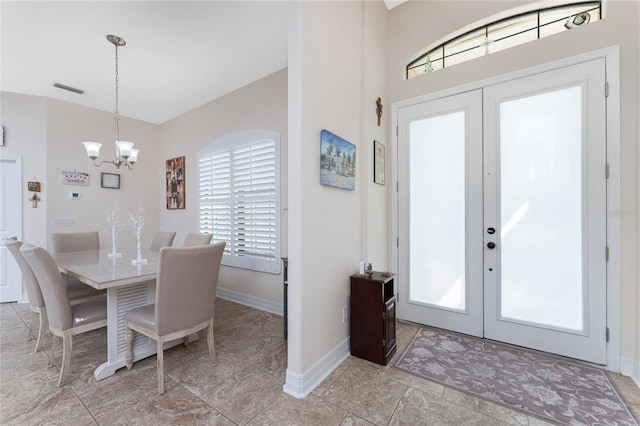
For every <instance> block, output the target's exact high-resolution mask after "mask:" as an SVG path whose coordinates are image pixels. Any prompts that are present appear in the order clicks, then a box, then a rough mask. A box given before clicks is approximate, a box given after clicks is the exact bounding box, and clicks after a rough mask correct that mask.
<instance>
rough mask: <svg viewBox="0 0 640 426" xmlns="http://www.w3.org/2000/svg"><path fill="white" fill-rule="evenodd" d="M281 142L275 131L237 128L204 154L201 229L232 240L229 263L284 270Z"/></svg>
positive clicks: (227, 251) (225, 261)
mask: <svg viewBox="0 0 640 426" xmlns="http://www.w3.org/2000/svg"><path fill="white" fill-rule="evenodd" d="M278 142H279V137H278V134H277V133H275V132H267V131H245V132H235V133H233V134H231V135H227V136H225V137H223V138H221V139H219V140H216V141H214V142H212V143H211V144H210V145H209V146H208V147H207V148H206V149H205V150H204V151H203V152H201V153H200V156H199V185H200V186H199V197H200V213H199V214H200V232H201V233H210V234H212V235H213V240H214V241H222V240H224V241H226V242H227V246H226V248H225V255H224V256H223V261H222V263H223V264H225V265H231V266H238V267H244V268H249V269H254V270H259V271H265V272H274V273H279V271H280V260H279V254H280V244H279V230H280V226H279V223H280V218H279V209H278V205H279V155H278Z"/></svg>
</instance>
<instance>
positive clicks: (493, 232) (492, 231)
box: [487, 228, 496, 235]
mask: <svg viewBox="0 0 640 426" xmlns="http://www.w3.org/2000/svg"><path fill="white" fill-rule="evenodd" d="M495 233H496V229H495V228H487V234H491V235H493V234H495Z"/></svg>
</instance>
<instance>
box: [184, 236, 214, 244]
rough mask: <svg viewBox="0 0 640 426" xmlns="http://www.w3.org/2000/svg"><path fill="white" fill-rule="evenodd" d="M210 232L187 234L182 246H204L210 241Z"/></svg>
mask: <svg viewBox="0 0 640 426" xmlns="http://www.w3.org/2000/svg"><path fill="white" fill-rule="evenodd" d="M212 237H213V235H211V234H192V233H189V234H187V236H186V238H185V239H184V243H182V247H193V246H204V245H207V244H209V243H210V242H211V238H212Z"/></svg>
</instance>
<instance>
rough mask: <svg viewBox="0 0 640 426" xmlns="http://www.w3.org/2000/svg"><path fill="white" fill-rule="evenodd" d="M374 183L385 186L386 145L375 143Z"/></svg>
mask: <svg viewBox="0 0 640 426" xmlns="http://www.w3.org/2000/svg"><path fill="white" fill-rule="evenodd" d="M373 182H374V183H379V184H380V185H384V145H382V144H381V143H380V142H378V141H373Z"/></svg>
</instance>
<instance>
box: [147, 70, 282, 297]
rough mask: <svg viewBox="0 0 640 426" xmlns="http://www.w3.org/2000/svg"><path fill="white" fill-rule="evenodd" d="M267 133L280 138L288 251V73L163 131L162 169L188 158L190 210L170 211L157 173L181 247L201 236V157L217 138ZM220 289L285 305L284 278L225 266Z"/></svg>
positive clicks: (164, 217)
mask: <svg viewBox="0 0 640 426" xmlns="http://www.w3.org/2000/svg"><path fill="white" fill-rule="evenodd" d="M253 129H264V130H272V131H276V132H279V133H280V153H281V158H280V159H281V170H282V172H281V182H280V186H281V194H280V195H281V220H282V227H281V230H282V241H283V247H282V249H283V250H282V253H283V255H285V254H286V253H287V246H286V236H287V233H286V229H287V227H286V225H287V222H286V218H287V216H286V214H284V213H286V211H285V210H284V208H285V207H286V200H287V179H286V176H287V173H286V170H287V161H286V153H287V70H286V69H285V70H280V71H278V72H276V73H274V74H271V75H270V76H267V77H265V78H263V79H261V80H258V81H256V82H254V83H252V84H249V85H247V86H245V87H243V88H241V89H239V90H237V91H234V92H232V93H230V94H228V95H226V96H223V97H221V98H219V99H216V100H214V101H212V102H209V103H207V104H205V105H203V106H201V107H199V108H197V109H195V110H193V111H191V112H189V113H187V114H184V115H182V116H179V117H177V118H174V119H172V120H169V121H167V122H166V123H164V124H162V125H160V126H159V134H160V136H159V141H160V143H159V146H158V149H157V155H158V159H159V164H160V165H161V166H164V161H165V160H167V159H170V158H174V157H180V156H185V162H186V164H185V175H186V208H185V209H183V210H167V209H166V206H165V201H164V193H163V192H162V191H164V183H163V182H164V179H165V175H164V168H163V167H160V168H158V169H157V170H156V171H155V178H154V181H155V182H160V185H158V183H156V184H155V186H156V187H158V188H159V191H160V194H159V196H158V198H157V199H156V201H155V206H154V207H155V209H156V211H159V212H160V228H161V229H163V230H167V231H176V232H177V235H176V240H175V243H174V244H178V245H180V244H182V241H183V240H184V237H185V236H186V235H187V233H189V232H198V173H197V167H198V152H199V151H200V150H202V149H203V148H204V147H205V146H207V145H208V144H209V143H210V142H212V141H214V140H215V139H217V138H219V137H221V136H224V135H226V134H228V133H231V132H234V131H237V130H253ZM218 285H219V286H220V288H224V289H227V290H231V291H235V292H239V293H242V294H243V295H249V296H254V297H258V298H261V299H266V300H269V301H273V302H276V303H278V304H280V303H282V277H281V276H280V275H275V274H268V273H261V272H255V271H249V270H246V269H240V268H231V267H222V269H221V272H220V279H219V284H218Z"/></svg>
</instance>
